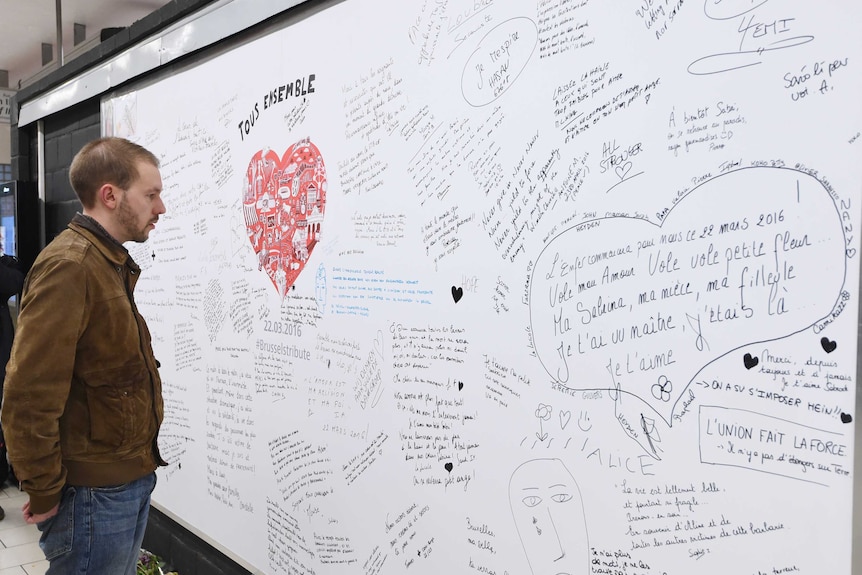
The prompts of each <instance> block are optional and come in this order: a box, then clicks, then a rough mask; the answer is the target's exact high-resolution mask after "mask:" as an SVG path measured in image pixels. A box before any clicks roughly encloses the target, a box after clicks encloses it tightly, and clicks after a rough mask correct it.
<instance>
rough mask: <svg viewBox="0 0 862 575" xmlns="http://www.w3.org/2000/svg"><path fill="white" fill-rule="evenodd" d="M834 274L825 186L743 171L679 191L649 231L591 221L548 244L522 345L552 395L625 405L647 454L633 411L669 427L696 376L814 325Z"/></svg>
mask: <svg viewBox="0 0 862 575" xmlns="http://www.w3.org/2000/svg"><path fill="white" fill-rule="evenodd" d="M845 274H846V256H845V239H844V230H843V227H842V225H841V220H840V214H839V211H838V209H837V207H836V205H835V201H834V200H833V198H832V196H831V195H830V193H829V190H827V189H826V188H825V187H824V185H823V184H822V183H821V182H819V181H818V180H817V179H815V178H814V177H812V176H810V175H808V174H806V173H804V172H800V171H797V170H793V169H787V168H769V167H752V168H743V169H740V170H737V171H733V172H728V173H725V174H722V175H720V176H717V177H715V178H712V179H709V180H707V181H705V182H704V183H702V184H700V185H699V186H697V187H696V188H694V189H692V190H691V191H690V192H689V193H688V194H687V195H686V196H685V197H684V198H682V199H681V200H680V201H679V202H678V203H677V204H676V205H675V206H674V207H673V209H671V210H670V211H669V212H668V213H667V215H666V216H665V218H664V221H663V223H662V225H661V226H657V225H656V224H654V223H652V222H649V221H647V220H644V219H634V218H624V217H614V218H604V219H595V220H589V221H585V222H583V223H580V224H578V225H576V226H574V227H572V228H569V229H568V230H566V231H564V232H562V233H560V234H559V235H558V236H556V237H555V238H554V239H553V240H551V242H549V243H548V245H547V246H545V248H544V249H543V250H542V252H541V253H540V255H539V257H538V258H537V260H536V264H535V266H534V268H533V272H532V276H531V278H530V293H529V307H530V330H531V337H532V343H533V346H534V349H535V351H536V355H537V357H538V358H539V360H540V362H541V363H542V365H543V367H544V368H545V370H546V371H547V373H548V374H549V375H550V376H551V379H552V380H553V382H554V385H555V386H561V387H564V388H567V389H572V390H595V389H601V390H608V391H610V392H612V393H611V397H612V398H613V397H619V396H620V394H619V393H617V392H622V394H628V395H630V396H634V397H636V398H638V399H639V400H640V401H629V407H627V408H626V413H627V419H628V422H629V423H628V426H629V427H630V428H631V430H629V431H628V432H629V435H631V436H632V437H635V436H636V435H637V432H638V429H639V428H642V429H643V431H646V433H645V435H646V437H640V438H637V439H638V441H639V443H641V445H642V446H644V447H645V448H647V446H646V444H647V443H650V444H651V443H652V438H650V437H649V436H650V432H649V431H648V430H647V429H646V424H645V423H644V422H645V421H647V422H648V421H649V420H647V419H645V417H644V413H646V412H648V411H649V409H652V410H653V411H654V412H655V414H657V415H658V416H659V417H661V419H663V420H664V421H665V422H666V423H667V424H668V425H669V426H670V425H672V415H673V411H674V407H675V406H676V404H677V402H678V400H679V399H680V397H681V396H682V394H683V393H684V391H685V390H686V389H687V388H688V386H689V385H690V384H691V382H692V381H693V380H694V379H695V378H696V377H697V375H698V374H699V373H700V372H701V370H703V369H704V368H705V367H706V366H707V365H709V364H710V363H712V362H713V361H715V360H716V359H718V358H720V357H722V356H724V355H726V354H727V353H729V352H731V351H734V350H738V349H740V348H742V347H744V346H746V345H750V344H753V343H760V342H764V341H770V340H775V339H779V338H783V337H786V336H789V335H791V334H794V333H797V332H799V331H802V330H804V329H807V328H809V327H810V326H812V325H814V324H815V323H816V322H818V321H819V320H821V319H822V318H824V317H826V316H827V315H829V314H830V313H831V312H832V310H833V306H834V305H835V304H836V302H837V301H838V299H839V297H840V292H841V290H842V288H843V285H844V281H845ZM739 365H740V368H741V369H744V368H742V362H741V361H740V364H739ZM632 408H636V409H637V410H645V411H642V412H641V413H640V414H633V413H631V409H632ZM648 415H649V417H650V418H652V417H654V415H653V414H651V413H649V414H648ZM618 419H619V415H618ZM650 425H651V423H650ZM624 427H626V425H624ZM649 451H651V452H652V453H653V454H654V455H655V449H652V448H649Z"/></svg>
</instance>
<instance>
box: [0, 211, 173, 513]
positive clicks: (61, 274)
mask: <svg viewBox="0 0 862 575" xmlns="http://www.w3.org/2000/svg"><path fill="white" fill-rule="evenodd" d="M139 274H140V268H139V267H138V265H137V264H135V262H134V261H133V260H132V258H131V256H130V255H129V253H128V251H127V250H126V249H125V248H124V247H123V246H122V245H121V244H120V243H119V242H117V241H116V240H114V239H113V238H112V237H111V236H110V235H108V233H107V232H106V231H105V230H104V229H103V228H102V227H101V226H100V225H99V224H98V223H97V222H95V220H93V219H91V218H89V217H87V216H83V215H81V214H77V215H76V216H75V217H74V219H73V220H72V222H71V223H70V224H69V227H68V229H66V230H64V231H63V232H62V233H61V234H59V235H58V236H57V237H56V239H54V241H52V242H51V243H50V245H48V246H47V247H46V248H45V249H44V250H43V251H42V253H41V254H40V255H39V257H38V258H37V259H36V262H35V263H34V264H33V267H32V269H31V270H30V273H29V274H28V275H27V279H26V281H25V284H24V292H23V295H22V298H21V312H20V315H19V318H18V330H17V333H16V336H15V343H14V346H13V349H12V357H11V359H10V360H9V363H8V365H7V371H6V386H5V390H4V394H3V404H2V415H0V421H2V426H3V431H4V434H5V436H6V444H7V447H8V452H9V460H10V462H11V463H12V467H13V469H14V470H15V475H16V476H17V477H18V479H19V480H20V481H21V484H22V487H23V488H24V490H25V491H26V492H27V493H28V494H29V495H30V510H31V511H32V512H33V513H44V512H46V511H48V510H50V509H51V508H52V507H54V505H56V504H57V503H58V502H59V500H60V495H61V490H62V488H63V486H64V485H65V484H67V483H68V484H70V485H84V486H88V487H99V486H107V485H119V484H122V483H127V482H129V481H133V480H135V479H138V478H140V477H143V476H144V475H146V474H148V473H150V472H152V471H153V470H154V469H155V468H156V467H157V466H159V465H165V463H164V461H163V460H162V458H161V456H160V455H159V451H158V445H157V436H158V430H159V426H160V425H161V422H162V417H163V413H164V411H163V405H162V383H161V379H160V378H159V373H158V369H157V365H158V364H157V362H156V359H155V357H154V356H153V350H152V346H151V340H150V333H149V330H148V329H147V326H146V323H145V322H144V319H143V318H142V317H141V315H140V314H139V313H138V309H137V307H136V306H135V301H134V298H133V296H132V292H133V290H134V287H135V283H136V282H137V279H138V276H139Z"/></svg>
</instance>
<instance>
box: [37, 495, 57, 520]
mask: <svg viewBox="0 0 862 575" xmlns="http://www.w3.org/2000/svg"><path fill="white" fill-rule="evenodd" d="M60 498H61V493H54V494H53V495H32V494H31V495H30V513H32V514H34V515H39V514H40V513H47V512H49V511H51V509H53V508H54V506H55V505H57V504H58V503H60Z"/></svg>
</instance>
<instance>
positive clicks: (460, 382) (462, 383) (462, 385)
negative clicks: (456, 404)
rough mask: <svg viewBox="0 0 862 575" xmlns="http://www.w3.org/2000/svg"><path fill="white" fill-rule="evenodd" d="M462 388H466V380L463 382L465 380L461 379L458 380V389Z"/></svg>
mask: <svg viewBox="0 0 862 575" xmlns="http://www.w3.org/2000/svg"><path fill="white" fill-rule="evenodd" d="M462 389H464V382H463V381H459V382H458V391H461V390H462Z"/></svg>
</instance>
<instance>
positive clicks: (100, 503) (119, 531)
mask: <svg viewBox="0 0 862 575" xmlns="http://www.w3.org/2000/svg"><path fill="white" fill-rule="evenodd" d="M155 486H156V474H155V473H150V474H149V475H145V476H144V477H142V478H140V479H136V480H135V481H132V482H131V483H126V484H124V485H115V486H111V487H80V486H76V485H67V486H66V487H64V488H63V495H62V499H61V500H60V507H59V509H58V511H57V515H55V516H54V517H51V518H49V519H47V520H45V521H42V522H39V523H37V524H36V526H37V527H38V528H39V531H41V532H42V536H41V538H40V539H39V547H41V548H42V551H43V552H44V553H45V558H46V559H48V562H49V567H48V571H47V572H46V575H135V567H136V565H137V563H138V555H139V554H140V550H141V543H142V542H143V540H144V531H145V530H146V528H147V517H148V516H149V513H150V494H151V493H152V492H153V489H154V488H155Z"/></svg>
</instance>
